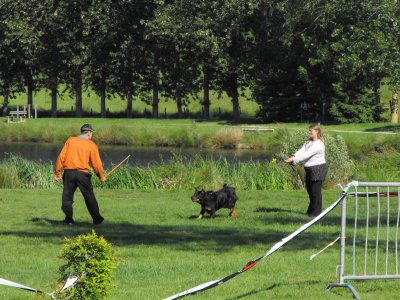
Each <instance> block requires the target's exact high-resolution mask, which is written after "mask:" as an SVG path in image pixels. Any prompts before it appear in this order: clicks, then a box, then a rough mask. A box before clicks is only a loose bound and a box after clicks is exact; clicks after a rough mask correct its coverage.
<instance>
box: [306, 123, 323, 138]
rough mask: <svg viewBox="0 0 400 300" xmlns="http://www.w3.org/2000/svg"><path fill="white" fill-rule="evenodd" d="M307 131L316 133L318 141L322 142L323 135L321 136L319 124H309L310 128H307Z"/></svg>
mask: <svg viewBox="0 0 400 300" xmlns="http://www.w3.org/2000/svg"><path fill="white" fill-rule="evenodd" d="M308 129H314V130H315V131H317V136H318V139H320V140H321V141H322V142H323V141H324V135H323V134H322V129H321V126H320V124H319V123H314V124H310V126H308Z"/></svg>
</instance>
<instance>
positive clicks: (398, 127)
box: [365, 125, 400, 132]
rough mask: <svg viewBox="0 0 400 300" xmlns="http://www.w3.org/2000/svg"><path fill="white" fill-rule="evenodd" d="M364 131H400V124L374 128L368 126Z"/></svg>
mask: <svg viewBox="0 0 400 300" xmlns="http://www.w3.org/2000/svg"><path fill="white" fill-rule="evenodd" d="M365 131H366V132H380V131H381V132H386V131H388V132H390V131H393V132H398V131H400V125H387V126H382V127H376V128H369V129H366V130H365Z"/></svg>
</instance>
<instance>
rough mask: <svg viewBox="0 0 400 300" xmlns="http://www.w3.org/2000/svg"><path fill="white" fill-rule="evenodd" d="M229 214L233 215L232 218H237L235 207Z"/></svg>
mask: <svg viewBox="0 0 400 300" xmlns="http://www.w3.org/2000/svg"><path fill="white" fill-rule="evenodd" d="M229 216H231V217H232V218H237V211H236V209H235V208H234V207H233V208H231V212H230V213H229Z"/></svg>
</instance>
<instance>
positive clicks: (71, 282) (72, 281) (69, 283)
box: [0, 276, 79, 299]
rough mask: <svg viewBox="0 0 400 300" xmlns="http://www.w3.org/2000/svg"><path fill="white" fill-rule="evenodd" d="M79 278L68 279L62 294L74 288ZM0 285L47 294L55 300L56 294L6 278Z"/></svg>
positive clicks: (0, 281)
mask: <svg viewBox="0 0 400 300" xmlns="http://www.w3.org/2000/svg"><path fill="white" fill-rule="evenodd" d="M78 278H79V277H78V276H71V277H68V278H67V280H66V281H65V283H64V285H63V286H62V287H61V289H60V292H62V291H65V290H66V289H69V288H70V287H72V286H73V285H74V284H75V283H76V281H77V280H78ZM0 284H2V285H7V286H11V287H15V288H19V289H22V290H26V291H30V292H34V293H41V294H46V295H49V296H50V297H51V298H53V299H54V296H53V294H54V293H55V292H53V293H46V292H43V291H41V290H38V289H34V288H31V287H29V286H26V285H22V284H20V283H17V282H13V281H10V280H6V279H4V278H0Z"/></svg>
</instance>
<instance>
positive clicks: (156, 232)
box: [0, 189, 398, 300]
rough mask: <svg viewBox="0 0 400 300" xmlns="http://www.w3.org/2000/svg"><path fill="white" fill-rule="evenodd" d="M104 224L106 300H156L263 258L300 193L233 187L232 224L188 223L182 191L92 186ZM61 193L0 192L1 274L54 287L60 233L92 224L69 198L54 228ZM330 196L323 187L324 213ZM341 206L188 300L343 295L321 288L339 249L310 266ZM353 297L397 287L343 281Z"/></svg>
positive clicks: (190, 212)
mask: <svg viewBox="0 0 400 300" xmlns="http://www.w3.org/2000/svg"><path fill="white" fill-rule="evenodd" d="M96 193H97V196H98V199H99V203H100V207H101V210H102V213H103V215H104V217H105V218H106V223H105V224H104V225H103V226H101V227H95V228H94V229H95V230H96V232H97V233H98V234H99V235H101V236H104V237H105V238H106V239H107V240H108V241H109V242H111V243H112V244H113V246H114V247H115V249H116V251H117V256H118V259H119V265H118V267H117V269H116V270H115V274H114V283H115V287H114V288H113V289H112V292H111V294H110V297H109V298H108V299H118V300H125V299H126V300H128V299H129V300H130V299H143V300H146V299H149V300H154V299H163V298H165V297H168V296H170V295H173V294H175V293H178V292H181V291H183V290H186V289H188V288H191V287H193V286H195V285H198V284H200V283H203V282H207V281H210V280H214V279H218V278H221V277H223V276H226V275H228V274H230V273H232V272H235V271H237V270H239V269H240V268H242V267H243V266H244V265H245V264H246V263H247V262H248V261H249V260H251V259H254V258H257V257H259V256H260V255H263V254H264V253H266V252H267V251H268V250H269V249H270V247H271V246H272V245H274V244H275V243H276V242H277V241H279V240H280V239H282V238H283V237H285V236H287V235H288V234H290V233H291V232H293V231H294V230H296V229H297V228H298V227H299V226H301V225H302V224H304V223H306V222H307V221H308V220H309V219H308V218H307V216H306V215H305V214H304V211H305V210H306V207H307V204H308V201H307V196H306V192H305V191H303V190H302V191H286V192H282V191H277V192H274V191H270V192H268V193H267V192H262V191H242V190H238V195H239V201H238V206H237V208H238V213H239V217H238V218H237V219H235V220H234V219H230V218H229V217H227V214H228V212H227V211H226V210H220V211H218V212H217V217H216V218H215V219H214V220H208V219H204V220H202V221H199V220H196V219H195V217H196V216H197V214H198V212H199V210H200V207H199V206H198V205H195V204H193V203H191V201H190V198H189V197H190V195H191V194H192V191H191V190H171V191H163V192H160V191H156V190H153V191H132V190H125V191H124V190H120V191H115V190H108V189H97V190H96ZM60 197H61V189H51V190H25V189H23V190H18V189H17V190H15V189H13V190H8V189H3V190H2V191H1V195H0V206H1V209H0V220H1V230H0V243H1V245H2V246H1V247H0V265H1V277H2V278H6V279H8V280H12V281H16V282H19V283H22V284H25V285H28V286H31V287H34V288H39V289H42V290H44V291H53V290H54V289H55V288H57V287H59V284H58V283H56V282H55V279H56V278H57V277H58V267H59V266H61V265H62V264H64V263H65V262H64V261H62V260H61V259H60V258H59V254H60V252H61V247H62V245H63V243H64V237H74V236H77V235H79V234H82V233H89V232H91V230H92V228H93V226H92V224H91V220H90V217H89V215H88V213H87V211H86V208H85V206H84V201H83V199H82V197H81V196H80V195H79V193H77V195H76V199H75V219H76V221H77V225H76V226H74V227H66V226H63V225H62V224H61V222H60V220H62V218H63V216H62V212H61V211H60V205H61V204H60ZM337 197H338V191H337V190H325V191H324V207H326V206H328V205H329V204H330V203H332V202H333V201H335V200H336V199H337ZM339 215H340V209H339V208H336V209H335V210H334V211H333V213H332V214H330V215H329V216H328V217H327V218H326V219H324V220H322V221H320V222H319V223H318V224H316V225H315V226H313V227H312V228H310V229H309V230H307V231H306V232H304V233H302V234H301V236H299V237H298V238H295V239H294V240H292V241H290V242H289V243H288V244H287V245H286V246H284V247H283V248H282V249H281V250H279V251H278V252H276V253H275V254H273V255H272V256H270V257H269V258H267V259H266V260H264V261H262V262H261V263H260V264H259V265H257V266H256V267H254V268H253V269H251V270H249V271H248V272H246V273H244V274H242V275H240V276H238V277H236V278H234V279H232V280H231V281H229V282H227V283H225V284H223V285H221V286H219V287H216V288H214V289H211V290H209V291H205V292H203V293H200V294H198V295H196V296H191V297H188V298H187V299H216V300H219V299H221V300H222V299H224V300H226V299H249V300H250V299H301V298H304V299H350V298H351V294H350V292H349V291H348V290H346V289H334V290H332V291H331V292H326V291H325V288H326V286H327V285H328V283H330V282H337V277H336V275H335V272H336V271H335V270H336V265H337V264H338V263H339V244H338V243H336V244H335V245H334V246H332V247H330V248H329V249H327V250H326V251H325V252H323V253H322V254H320V255H319V256H317V257H316V258H315V259H314V260H313V261H310V259H309V257H310V255H312V254H314V253H316V252H318V251H319V250H320V249H322V248H323V247H324V246H325V245H327V244H328V243H329V242H331V241H332V240H334V239H335V238H336V237H337V236H338V232H339V223H340V222H339ZM352 284H353V285H354V286H355V288H356V289H357V291H358V292H359V293H360V295H361V297H362V299H396V298H397V295H398V282H397V281H394V280H393V281H381V280H379V281H360V282H352ZM0 298H1V299H9V300H13V299H14V300H17V299H18V300H19V299H34V296H33V295H32V294H30V292H27V291H23V290H19V289H14V288H11V287H5V286H0Z"/></svg>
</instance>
